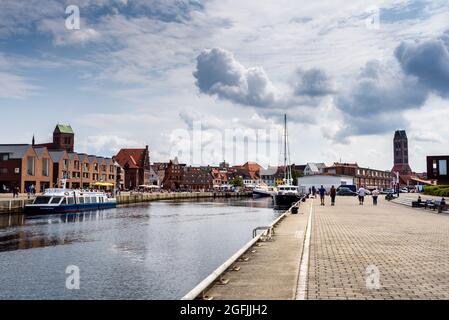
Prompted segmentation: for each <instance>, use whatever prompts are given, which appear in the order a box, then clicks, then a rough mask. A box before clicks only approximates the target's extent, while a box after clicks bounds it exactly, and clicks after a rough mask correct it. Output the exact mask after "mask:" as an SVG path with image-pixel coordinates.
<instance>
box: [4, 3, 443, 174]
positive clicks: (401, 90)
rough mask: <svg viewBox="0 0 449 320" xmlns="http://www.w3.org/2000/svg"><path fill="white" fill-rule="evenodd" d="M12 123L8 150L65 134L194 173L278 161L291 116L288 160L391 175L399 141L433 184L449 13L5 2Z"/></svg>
mask: <svg viewBox="0 0 449 320" xmlns="http://www.w3.org/2000/svg"><path fill="white" fill-rule="evenodd" d="M70 6H71V7H70ZM73 6H75V7H76V8H77V9H79V18H80V19H79V28H78V27H77V25H76V22H77V21H78V20H76V19H77V14H76V10H75V11H73V10H72V9H71V8H73ZM66 10H67V11H66ZM0 112H1V113H0V115H1V116H0V117H1V118H0V119H1V122H0V123H1V127H0V128H1V133H0V143H30V142H31V138H32V136H33V134H34V135H35V137H36V142H37V143H41V142H42V143H43V142H47V141H51V133H52V131H53V129H54V127H55V125H56V123H69V124H71V126H72V127H73V129H74V131H75V133H76V142H75V143H76V150H77V151H78V152H86V153H90V154H97V155H102V156H112V155H114V154H115V153H116V152H117V151H118V150H119V149H120V148H135V147H144V146H145V145H148V146H149V148H150V156H151V161H156V162H157V161H167V160H168V159H169V158H173V157H174V156H178V157H179V159H180V160H181V161H183V162H186V163H189V164H193V165H200V164H218V163H219V162H221V161H222V160H226V161H228V162H230V163H231V164H241V163H243V162H244V161H247V160H251V161H257V162H259V163H260V164H261V165H263V166H264V167H267V166H268V165H277V164H279V163H282V161H283V160H282V158H283V155H282V152H283V150H282V134H283V133H282V130H283V116H284V114H287V118H288V140H289V144H288V145H289V152H288V155H289V158H290V161H291V162H294V163H298V164H299V163H306V162H325V163H327V164H328V165H330V164H332V163H333V162H335V161H343V162H357V163H358V164H359V165H360V166H363V167H370V168H375V169H383V170H389V169H391V168H392V166H393V144H392V139H393V135H394V131H395V130H399V129H401V130H406V131H407V135H408V137H409V147H410V150H409V153H410V154H409V158H410V165H411V167H412V169H413V170H415V171H416V172H422V171H425V170H426V156H427V155H438V154H448V153H449V139H447V137H448V136H449V126H448V123H449V121H448V120H449V4H448V3H447V1H443V0H441V1H440V0H433V1H426V0H420V1H403V0H401V1H399V0H391V1H390V0H385V1H368V2H367V1H347V0H344V1H342V0H335V1H322V0H315V1H313V2H310V1H298V0H289V1H287V0H277V1H256V0H245V1H234V0H206V1H198V0H146V1H143V0H142V1H140V0H135V1H132V0H78V1H77V0H68V1H65V0H24V1H16V0H1V1H0Z"/></svg>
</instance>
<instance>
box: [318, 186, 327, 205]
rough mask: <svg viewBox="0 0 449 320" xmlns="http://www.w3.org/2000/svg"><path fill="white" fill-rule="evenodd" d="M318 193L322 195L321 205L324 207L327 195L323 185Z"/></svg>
mask: <svg viewBox="0 0 449 320" xmlns="http://www.w3.org/2000/svg"><path fill="white" fill-rule="evenodd" d="M318 192H319V193H320V199H321V205H322V206H324V196H325V195H326V189H324V187H323V185H321V188H319V189H318Z"/></svg>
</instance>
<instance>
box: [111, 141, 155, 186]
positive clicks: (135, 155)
mask: <svg viewBox="0 0 449 320" xmlns="http://www.w3.org/2000/svg"><path fill="white" fill-rule="evenodd" d="M114 160H115V161H117V163H118V164H119V165H120V166H121V167H122V168H123V169H124V171H125V180H124V188H125V189H127V190H135V189H137V188H138V187H139V186H140V185H149V184H150V152H149V150H148V146H146V147H145V148H143V149H121V150H120V151H119V152H118V153H117V155H116V156H115V157H114Z"/></svg>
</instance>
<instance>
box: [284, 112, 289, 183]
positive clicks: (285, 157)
mask: <svg viewBox="0 0 449 320" xmlns="http://www.w3.org/2000/svg"><path fill="white" fill-rule="evenodd" d="M287 179H288V176H287V114H286V113H285V114H284V181H285V183H287Z"/></svg>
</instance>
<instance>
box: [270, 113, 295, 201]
mask: <svg viewBox="0 0 449 320" xmlns="http://www.w3.org/2000/svg"><path fill="white" fill-rule="evenodd" d="M289 150H290V149H289V148H288V134H287V115H286V114H284V183H283V184H282V185H279V186H278V187H277V192H276V193H274V195H273V200H274V208H275V209H288V208H290V207H291V206H292V205H293V204H294V203H295V202H298V201H299V200H300V198H301V194H300V192H299V189H298V187H297V186H295V185H293V176H292V168H291V164H290V156H289V154H290V152H289Z"/></svg>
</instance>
